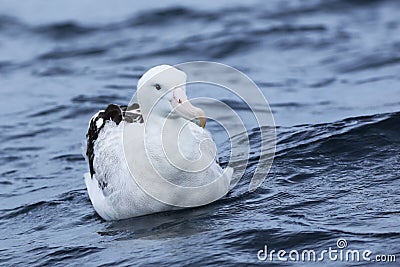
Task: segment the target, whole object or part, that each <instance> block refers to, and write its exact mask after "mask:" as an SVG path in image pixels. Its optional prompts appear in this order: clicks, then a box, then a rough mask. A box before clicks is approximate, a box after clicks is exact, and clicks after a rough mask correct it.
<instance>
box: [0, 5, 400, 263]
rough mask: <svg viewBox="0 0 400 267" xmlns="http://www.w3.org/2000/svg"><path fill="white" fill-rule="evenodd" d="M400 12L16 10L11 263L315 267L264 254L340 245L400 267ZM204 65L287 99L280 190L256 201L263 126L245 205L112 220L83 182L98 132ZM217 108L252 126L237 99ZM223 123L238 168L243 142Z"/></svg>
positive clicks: (8, 117) (4, 185)
mask: <svg viewBox="0 0 400 267" xmlns="http://www.w3.org/2000/svg"><path fill="white" fill-rule="evenodd" d="M399 10H400V2H399V1H396V0H387V1H373V0H366V1H362V0H347V1H345V0H319V1H317V0H310V1H300V0H298V1H275V0H272V1H218V2H217V1H201V2H197V3H190V2H179V1H169V2H168V3H162V4H160V3H158V2H157V1H145V2H141V1H117V2H115V3H111V2H109V1H103V0H102V1H77V0H74V1H67V2H65V1H63V2H61V1H51V2H50V1H48V2H42V1H29V2H24V3H21V2H19V1H6V0H1V1H0V98H1V105H0V111H1V112H0V166H1V168H0V204H1V205H0V263H1V265H4V266H54V265H60V266H76V265H83V266H148V265H163V266H164V265H175V266H181V265H190V266H206V265H214V266H252V265H267V264H268V265H284V266H286V265H296V266H297V265H299V266H303V265H304V266H308V265H309V263H308V262H296V263H293V262H291V261H288V262H284V261H279V260H278V259H277V258H276V254H275V258H274V260H273V261H272V262H271V261H269V260H268V259H267V260H265V261H262V260H259V259H258V257H257V253H258V252H259V251H260V250H263V249H264V248H265V245H267V247H268V250H269V251H271V250H272V249H274V250H276V251H278V250H281V249H283V250H285V251H290V250H298V251H300V252H301V251H303V250H305V249H309V250H311V249H313V250H315V251H322V250H324V249H329V247H331V248H335V249H338V247H337V241H338V239H345V240H346V242H347V247H346V249H347V248H348V249H354V250H360V251H364V250H370V251H371V253H372V254H371V255H372V256H371V259H375V258H374V256H376V255H397V263H393V262H392V263H379V264H378V263H377V262H366V261H363V260H361V261H359V262H351V264H354V265H367V264H368V266H369V265H374V264H376V265H379V266H381V265H383V266H392V265H393V266H395V265H396V264H398V262H399V261H400V167H399V166H400V164H399V163H400V153H399V152H400V134H399V133H400V16H399V15H398V14H399V12H398V11H399ZM195 60H210V61H216V62H221V63H224V64H228V65H230V66H233V67H235V68H237V69H238V70H240V71H242V72H244V73H245V74H247V75H248V76H249V77H250V78H251V79H253V80H254V81H255V82H256V83H257V85H258V86H259V87H260V89H261V90H262V92H263V93H264V95H265V97H266V98H267V100H268V101H269V103H270V106H271V109H272V111H273V114H274V118H275V123H276V126H277V149H276V156H275V159H274V162H273V164H272V168H271V170H270V172H269V173H267V171H266V170H265V175H266V179H265V181H264V182H263V183H262V185H261V186H260V188H258V189H257V190H256V191H255V192H252V193H249V192H247V187H248V184H249V177H251V175H252V172H254V166H255V165H256V163H257V161H258V159H259V158H260V155H261V154H262V153H264V151H261V149H260V140H259V135H258V134H257V133H259V131H260V129H259V128H257V125H252V123H251V120H250V119H249V120H248V121H249V125H248V126H249V137H250V143H251V146H252V156H251V158H250V162H249V164H248V167H247V170H246V173H245V175H244V177H243V178H242V179H241V180H240V182H239V184H238V186H237V187H235V188H234V189H233V191H232V192H231V193H230V194H229V195H228V196H227V197H225V198H223V199H222V200H220V201H217V202H215V203H212V204H210V205H207V206H204V207H199V208H194V209H188V210H182V211H177V212H166V213H160V214H153V215H148V216H144V217H140V218H133V219H128V220H123V221H117V222H106V221H103V220H102V219H101V218H100V217H99V216H98V215H97V214H96V213H95V211H94V210H93V208H92V206H91V203H90V200H89V198H88V195H87V193H86V190H85V185H84V180H83V173H84V172H86V171H87V164H86V162H85V161H84V158H83V157H82V154H81V151H82V150H81V146H82V141H83V140H84V136H85V132H86V129H87V123H88V120H89V119H90V117H91V116H92V114H94V113H95V112H96V111H97V110H99V109H102V108H104V107H105V106H106V105H107V104H108V103H117V104H126V103H128V102H129V100H130V99H131V97H132V95H133V94H134V93H135V90H136V83H137V80H138V78H139V77H140V76H141V75H142V74H143V73H144V72H145V71H146V70H147V69H149V68H150V67H152V66H154V65H159V64H177V63H182V62H185V61H195ZM204 92H206V90H205V91H204ZM188 93H189V95H190V94H193V95H201V94H202V93H203V91H201V90H200V91H199V90H197V91H195V92H190V91H189V92H188ZM213 94H215V95H213ZM207 96H210V97H215V98H217V99H220V100H222V101H224V102H226V103H230V104H231V106H233V107H235V109H236V110H238V113H239V114H240V115H241V116H242V117H243V118H244V119H246V118H250V117H251V113H250V112H249V111H248V109H247V108H246V106H245V105H243V104H242V103H240V102H236V100H235V99H234V98H233V97H232V96H229V95H226V94H220V92H217V91H215V92H213V91H207ZM208 127H209V130H210V131H211V132H212V133H213V135H214V137H215V139H216V142H217V145H218V149H219V156H220V158H221V161H222V164H224V163H225V164H226V159H227V157H228V153H229V149H227V148H226V147H227V146H226V143H227V141H228V140H226V137H225V136H224V135H223V134H222V133H221V129H220V128H219V127H217V126H216V124H213V123H210V125H209V126H208ZM234 141H235V140H233V142H234ZM236 141H238V140H236ZM224 161H225V162H224ZM323 263H324V264H326V265H331V266H343V265H349V264H350V263H346V262H344V261H340V260H330V259H328V257H325V260H324V261H323Z"/></svg>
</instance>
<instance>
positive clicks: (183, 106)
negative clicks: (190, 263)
mask: <svg viewBox="0 0 400 267" xmlns="http://www.w3.org/2000/svg"><path fill="white" fill-rule="evenodd" d="M137 98H138V103H139V105H140V109H141V112H142V114H143V117H144V118H145V119H146V118H147V117H148V115H149V113H150V111H151V113H152V115H159V116H162V117H167V116H169V114H170V113H171V112H173V113H175V114H176V115H178V116H180V117H183V118H185V119H187V120H193V119H197V120H198V121H199V124H200V126H201V127H203V128H204V127H205V125H206V116H205V113H204V111H203V110H202V109H200V108H197V107H195V106H193V105H192V104H191V103H190V101H189V100H188V98H187V96H186V74H185V73H184V72H183V71H180V70H178V69H176V68H174V67H173V66H169V65H160V66H156V67H153V68H151V69H150V70H148V71H147V72H146V73H145V74H144V75H143V76H142V77H141V78H140V79H139V82H138V86H137ZM153 106H154V107H153Z"/></svg>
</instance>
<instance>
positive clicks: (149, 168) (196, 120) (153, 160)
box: [84, 65, 233, 220]
mask: <svg viewBox="0 0 400 267" xmlns="http://www.w3.org/2000/svg"><path fill="white" fill-rule="evenodd" d="M186 82H187V75H186V73H185V72H183V71H181V70H178V69H177V68H175V67H173V66H169V65H160V66H156V67H153V68H151V69H150V70H148V71H147V72H146V73H145V74H144V75H143V76H142V77H141V78H140V79H139V81H138V85H137V91H136V93H137V102H138V103H130V104H129V105H127V106H122V105H116V104H110V105H108V106H107V108H106V109H105V110H100V111H99V112H98V113H96V114H95V115H94V116H93V117H92V118H91V119H90V121H89V127H88V131H87V134H86V153H85V158H86V161H87V162H88V165H89V168H88V172H87V173H85V174H84V178H85V184H86V188H87V191H88V194H89V198H90V200H91V202H92V204H93V207H94V209H95V211H96V212H97V213H98V214H99V215H100V216H101V217H102V218H103V219H105V220H119V219H126V218H130V217H137V216H142V215H146V214H151V213H157V212H163V211H168V210H177V209H182V208H189V207H196V206H202V205H206V204H208V203H211V202H213V201H216V200H218V199H220V198H222V197H223V196H225V195H226V194H227V193H228V191H229V189H230V186H231V183H232V174H233V169H232V168H231V167H226V168H225V169H222V168H221V166H220V165H219V163H218V160H217V150H216V145H215V142H214V141H213V139H212V136H211V134H210V132H208V131H207V130H206V129H205V125H206V114H205V112H204V111H203V110H202V109H200V108H198V107H195V106H194V105H193V104H192V103H191V102H190V101H189V100H188V98H187V96H186V86H185V84H186Z"/></svg>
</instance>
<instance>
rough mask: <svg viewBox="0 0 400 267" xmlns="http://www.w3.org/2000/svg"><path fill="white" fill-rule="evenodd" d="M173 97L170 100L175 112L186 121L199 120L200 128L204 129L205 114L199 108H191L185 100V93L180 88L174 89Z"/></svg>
mask: <svg viewBox="0 0 400 267" xmlns="http://www.w3.org/2000/svg"><path fill="white" fill-rule="evenodd" d="M172 94H173V97H172V100H171V104H172V107H173V108H174V109H175V112H176V113H177V114H178V115H179V116H181V117H183V118H185V119H188V120H193V119H197V120H199V123H200V126H201V127H202V128H204V127H205V126H206V114H205V113H204V111H203V110H202V109H200V108H197V107H195V106H193V105H192V104H191V103H190V101H189V100H188V99H187V96H186V93H185V91H183V90H182V88H179V87H178V88H176V89H174V90H173V91H172Z"/></svg>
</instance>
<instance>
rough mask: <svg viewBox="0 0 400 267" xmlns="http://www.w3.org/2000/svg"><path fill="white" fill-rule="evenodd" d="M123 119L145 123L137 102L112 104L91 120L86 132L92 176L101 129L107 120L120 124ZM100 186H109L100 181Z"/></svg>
mask: <svg viewBox="0 0 400 267" xmlns="http://www.w3.org/2000/svg"><path fill="white" fill-rule="evenodd" d="M122 120H124V121H126V122H129V123H143V117H142V114H141V113H140V109H139V105H138V104H136V103H135V104H133V105H131V106H118V105H115V104H110V105H108V107H107V108H106V109H105V110H101V111H99V112H98V113H97V114H96V115H95V116H93V118H92V119H91V120H90V124H89V129H88V131H87V134H86V139H87V144H86V156H87V158H88V160H89V170H90V176H91V177H92V178H93V175H94V174H95V173H96V171H95V170H94V166H93V162H94V157H95V153H94V143H95V141H96V140H97V138H98V137H99V133H100V131H101V129H103V127H104V125H105V124H106V121H113V122H115V123H116V124H117V125H119V124H120V123H121V121H122ZM99 187H100V188H101V189H104V188H105V187H107V183H105V182H102V183H100V182H99Z"/></svg>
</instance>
